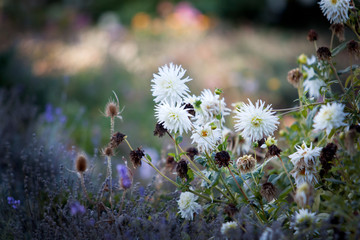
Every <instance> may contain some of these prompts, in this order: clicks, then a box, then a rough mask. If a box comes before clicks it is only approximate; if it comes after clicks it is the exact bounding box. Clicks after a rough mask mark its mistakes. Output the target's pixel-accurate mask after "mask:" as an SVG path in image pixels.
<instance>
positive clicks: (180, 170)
mask: <svg viewBox="0 0 360 240" xmlns="http://www.w3.org/2000/svg"><path fill="white" fill-rule="evenodd" d="M176 172H177V174H178V176H179V177H180V178H186V177H187V172H188V165H187V163H186V161H185V160H180V161H179V162H178V164H177V165H176Z"/></svg>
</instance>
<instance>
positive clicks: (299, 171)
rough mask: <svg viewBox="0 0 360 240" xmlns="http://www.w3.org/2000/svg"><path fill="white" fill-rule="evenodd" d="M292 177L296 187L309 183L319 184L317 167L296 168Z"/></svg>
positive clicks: (292, 172)
mask: <svg viewBox="0 0 360 240" xmlns="http://www.w3.org/2000/svg"><path fill="white" fill-rule="evenodd" d="M290 174H291V176H293V178H294V179H295V184H296V186H300V185H301V184H303V183H305V182H307V183H309V184H313V183H315V182H316V183H317V182H318V181H317V179H316V174H317V171H316V168H315V166H310V167H301V168H299V167H295V168H294V169H293V170H292V171H291V172H290Z"/></svg>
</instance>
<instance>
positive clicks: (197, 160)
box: [194, 156, 207, 166]
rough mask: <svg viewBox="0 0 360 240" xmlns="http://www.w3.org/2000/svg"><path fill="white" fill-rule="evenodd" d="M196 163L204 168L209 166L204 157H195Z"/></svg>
mask: <svg viewBox="0 0 360 240" xmlns="http://www.w3.org/2000/svg"><path fill="white" fill-rule="evenodd" d="M194 161H195V162H197V163H199V164H200V165H202V166H206V165H207V161H206V158H204V157H202V156H195V157H194Z"/></svg>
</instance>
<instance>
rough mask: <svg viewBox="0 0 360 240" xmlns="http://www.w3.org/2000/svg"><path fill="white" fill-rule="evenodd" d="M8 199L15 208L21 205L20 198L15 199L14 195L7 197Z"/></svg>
mask: <svg viewBox="0 0 360 240" xmlns="http://www.w3.org/2000/svg"><path fill="white" fill-rule="evenodd" d="M7 200H8V204H9V205H11V207H12V208H14V209H17V208H18V206H20V200H15V199H14V198H13V197H7Z"/></svg>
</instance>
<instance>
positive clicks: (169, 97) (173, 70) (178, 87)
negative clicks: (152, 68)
mask: <svg viewBox="0 0 360 240" xmlns="http://www.w3.org/2000/svg"><path fill="white" fill-rule="evenodd" d="M185 72H186V70H184V69H183V68H182V67H181V66H178V65H174V64H173V63H170V64H169V66H168V65H164V66H162V67H159V73H158V74H154V75H153V77H154V78H153V79H152V80H151V82H152V83H153V84H152V85H151V91H152V92H153V94H152V95H153V96H154V97H155V99H154V101H155V102H156V103H159V102H162V101H168V102H174V103H178V102H181V101H182V99H183V98H184V97H186V96H188V92H189V91H190V90H189V88H188V86H186V84H185V83H187V82H189V81H191V80H192V79H191V78H189V77H186V78H183V77H184V75H185ZM182 78H183V79H182Z"/></svg>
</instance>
